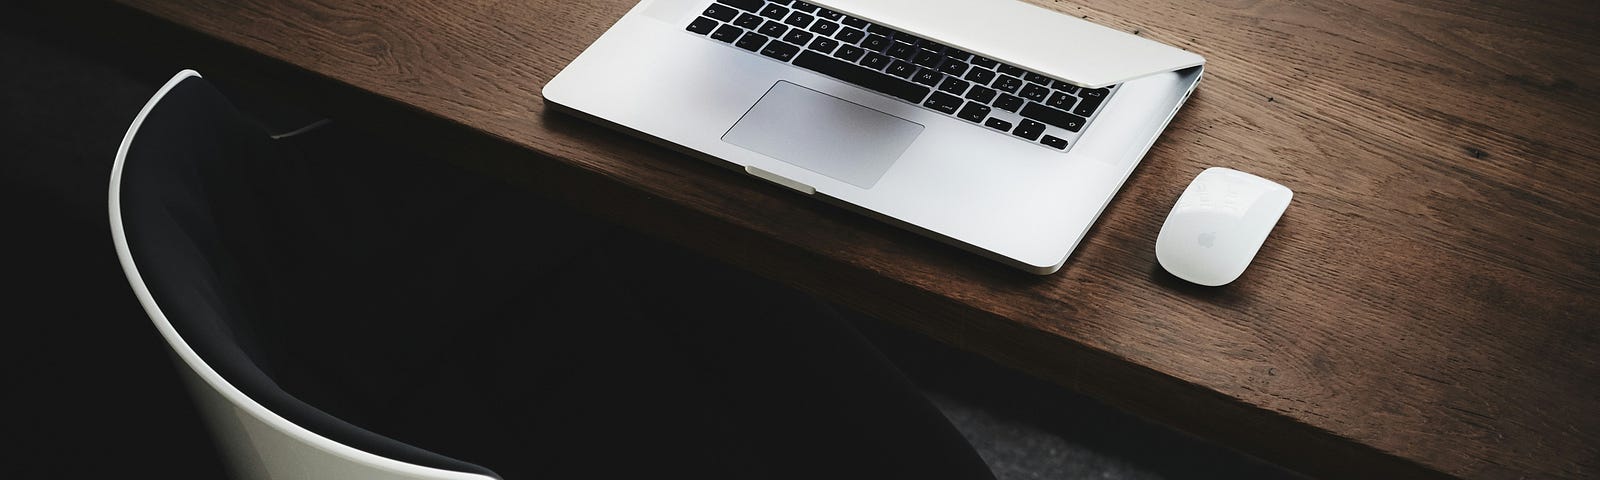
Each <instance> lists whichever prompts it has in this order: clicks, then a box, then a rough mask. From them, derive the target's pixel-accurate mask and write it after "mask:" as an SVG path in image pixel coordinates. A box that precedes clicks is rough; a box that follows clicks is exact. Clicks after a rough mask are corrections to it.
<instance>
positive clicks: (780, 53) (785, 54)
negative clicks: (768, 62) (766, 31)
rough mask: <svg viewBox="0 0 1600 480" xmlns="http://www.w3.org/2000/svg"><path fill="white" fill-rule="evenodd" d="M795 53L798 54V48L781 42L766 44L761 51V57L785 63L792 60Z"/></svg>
mask: <svg viewBox="0 0 1600 480" xmlns="http://www.w3.org/2000/svg"><path fill="white" fill-rule="evenodd" d="M796 53H800V47H796V46H794V45H790V44H787V43H783V42H767V47H766V48H763V49H761V54H762V55H766V56H769V57H772V58H776V59H778V60H783V61H785V62H787V61H789V60H790V59H793V58H794V55H795V54H796Z"/></svg>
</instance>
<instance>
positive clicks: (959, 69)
mask: <svg viewBox="0 0 1600 480" xmlns="http://www.w3.org/2000/svg"><path fill="white" fill-rule="evenodd" d="M939 71H941V72H944V73H948V74H951V75H956V76H960V75H961V74H963V73H967V62H963V61H960V60H956V59H954V58H945V60H944V63H941V64H939Z"/></svg>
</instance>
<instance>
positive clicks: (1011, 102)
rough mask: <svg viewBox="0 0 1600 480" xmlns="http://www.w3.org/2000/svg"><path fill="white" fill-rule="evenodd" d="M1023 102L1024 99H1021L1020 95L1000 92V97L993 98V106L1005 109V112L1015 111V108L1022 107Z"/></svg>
mask: <svg viewBox="0 0 1600 480" xmlns="http://www.w3.org/2000/svg"><path fill="white" fill-rule="evenodd" d="M1023 103H1025V100H1023V99H1022V97H1017V96H1013V95H1008V94H1004V93H1002V94H1000V98H996V99H994V108H998V109H1001V110H1005V111H1007V112H1015V111H1017V109H1019V108H1022V104H1023Z"/></svg>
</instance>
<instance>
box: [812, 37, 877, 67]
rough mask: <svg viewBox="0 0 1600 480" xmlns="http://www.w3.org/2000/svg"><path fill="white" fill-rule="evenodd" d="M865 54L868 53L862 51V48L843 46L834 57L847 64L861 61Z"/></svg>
mask: <svg viewBox="0 0 1600 480" xmlns="http://www.w3.org/2000/svg"><path fill="white" fill-rule="evenodd" d="M818 40H821V39H818ZM865 53H867V51H866V50H862V49H861V47H857V46H855V45H841V46H840V47H839V50H838V51H836V52H833V56H835V57H838V58H839V59H840V60H844V61H846V62H854V61H856V60H860V59H861V55H862V54H865Z"/></svg>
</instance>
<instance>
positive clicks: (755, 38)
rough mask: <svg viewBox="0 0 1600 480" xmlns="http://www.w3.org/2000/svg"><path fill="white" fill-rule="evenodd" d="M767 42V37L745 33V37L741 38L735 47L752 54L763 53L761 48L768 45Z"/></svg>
mask: <svg viewBox="0 0 1600 480" xmlns="http://www.w3.org/2000/svg"><path fill="white" fill-rule="evenodd" d="M767 40H768V38H767V36H766V35H762V34H759V33H756V32H745V33H744V36H743V37H739V42H738V43H735V44H734V45H735V46H738V47H739V48H743V49H745V50H749V51H752V52H759V51H761V47H763V46H765V45H766V44H767Z"/></svg>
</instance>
